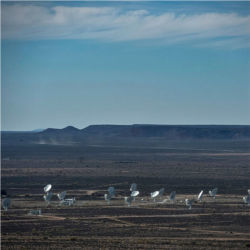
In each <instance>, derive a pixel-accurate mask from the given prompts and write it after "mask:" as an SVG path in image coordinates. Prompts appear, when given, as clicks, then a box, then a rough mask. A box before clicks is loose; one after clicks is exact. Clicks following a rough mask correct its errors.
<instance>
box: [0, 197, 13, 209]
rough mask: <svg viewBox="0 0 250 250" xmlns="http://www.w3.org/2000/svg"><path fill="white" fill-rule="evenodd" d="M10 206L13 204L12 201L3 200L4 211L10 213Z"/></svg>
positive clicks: (8, 199)
mask: <svg viewBox="0 0 250 250" xmlns="http://www.w3.org/2000/svg"><path fill="white" fill-rule="evenodd" d="M10 204H11V199H10V198H5V199H3V203H2V206H3V209H4V211H8V208H9V207H10Z"/></svg>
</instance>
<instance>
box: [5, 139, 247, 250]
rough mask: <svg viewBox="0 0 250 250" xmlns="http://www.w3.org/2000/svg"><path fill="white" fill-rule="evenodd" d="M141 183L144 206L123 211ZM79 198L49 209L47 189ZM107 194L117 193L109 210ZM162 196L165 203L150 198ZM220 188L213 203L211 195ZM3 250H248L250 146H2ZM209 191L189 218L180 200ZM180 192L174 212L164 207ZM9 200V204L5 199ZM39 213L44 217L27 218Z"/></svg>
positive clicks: (136, 204) (225, 143)
mask: <svg viewBox="0 0 250 250" xmlns="http://www.w3.org/2000/svg"><path fill="white" fill-rule="evenodd" d="M133 182H136V183H137V185H138V190H139V191H140V196H139V197H138V198H137V199H136V201H135V202H134V203H132V205H131V206H130V207H128V206H127V205H126V204H125V203H124V196H129V194H130V192H129V186H130V184H131V183H133ZM48 183H51V184H52V185H53V187H52V191H53V193H54V194H56V193H59V192H61V191H64V190H66V191H67V197H73V196H74V197H76V200H77V202H76V204H74V205H73V206H71V207H68V206H61V205H59V201H58V199H57V197H56V195H54V196H53V198H52V202H51V204H50V205H48V206H47V205H46V203H45V202H44V200H43V194H44V191H43V187H44V186H45V185H46V184H48ZM109 186H114V187H115V189H116V197H115V198H114V199H112V200H111V202H110V204H107V203H106V202H105V201H104V198H103V196H104V193H105V192H106V190H107V188H108V187H109ZM162 187H164V188H165V194H164V196H163V198H162V199H158V200H156V202H154V201H152V200H151V199H150V192H152V191H155V190H159V189H160V188H162ZM214 187H218V195H217V196H216V198H215V199H213V198H211V197H208V190H211V189H212V188H214ZM2 189H3V190H5V191H7V194H8V195H9V197H11V199H12V204H11V207H10V209H9V210H8V211H1V216H2V218H1V229H2V232H1V234H2V239H1V244H2V249H99V248H101V249H122V248H123V249H205V248H206V249H245V248H249V247H250V206H247V205H246V204H244V203H243V201H242V197H243V196H246V195H247V189H250V150H249V141H207V142H206V141H202V142H187V141H186V142H178V143H177V142H168V143H167V142H166V143H163V142H161V143H159V144H157V143H147V142H142V141H140V142H139V143H135V144H132V143H121V144H120V145H119V144H115V143H114V144H111V143H107V144H104V143H103V144H101V145H78V144H76V145H46V144H44V145H38V144H37V145H36V144H27V145H21V144H20V145H8V144H6V145H3V147H2ZM202 189H203V190H204V193H205V195H204V198H203V201H202V202H195V203H194V204H193V207H192V209H191V210H189V209H188V208H187V207H186V205H185V202H184V200H185V199H186V198H190V199H192V198H195V196H197V194H198V193H199V192H200V191H201V190H202ZM173 190H175V191H176V193H177V195H176V202H175V203H174V204H172V203H170V202H169V201H167V202H166V203H164V204H162V203H160V202H161V201H162V200H163V199H166V198H167V197H168V196H169V194H170V192H171V191H173ZM3 197H4V196H3ZM31 209H41V210H42V215H41V216H31V215H28V212H29V211H30V210H31Z"/></svg>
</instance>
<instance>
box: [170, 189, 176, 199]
mask: <svg viewBox="0 0 250 250" xmlns="http://www.w3.org/2000/svg"><path fill="white" fill-rule="evenodd" d="M175 196H176V191H173V192H171V194H170V196H169V200H170V201H172V202H174V200H175Z"/></svg>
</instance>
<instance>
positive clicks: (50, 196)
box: [43, 192, 53, 203]
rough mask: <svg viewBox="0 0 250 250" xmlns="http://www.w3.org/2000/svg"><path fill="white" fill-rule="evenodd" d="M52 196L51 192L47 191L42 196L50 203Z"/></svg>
mask: <svg viewBox="0 0 250 250" xmlns="http://www.w3.org/2000/svg"><path fill="white" fill-rule="evenodd" d="M52 196H53V193H51V192H49V193H47V194H45V195H44V196H43V198H44V200H45V201H46V202H47V203H50V200H51V198H52Z"/></svg>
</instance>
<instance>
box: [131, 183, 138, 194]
mask: <svg viewBox="0 0 250 250" xmlns="http://www.w3.org/2000/svg"><path fill="white" fill-rule="evenodd" d="M136 189H137V184H136V183H132V184H131V187H130V191H131V192H133V191H136Z"/></svg>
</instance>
